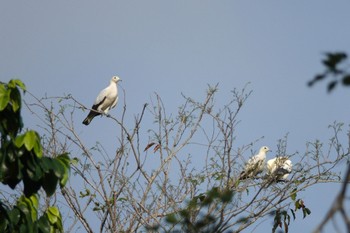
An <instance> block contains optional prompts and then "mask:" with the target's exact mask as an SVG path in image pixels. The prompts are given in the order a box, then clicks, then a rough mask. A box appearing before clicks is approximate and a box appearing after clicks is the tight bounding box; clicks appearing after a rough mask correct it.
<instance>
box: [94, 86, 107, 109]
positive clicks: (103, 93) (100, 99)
mask: <svg viewBox="0 0 350 233" xmlns="http://www.w3.org/2000/svg"><path fill="white" fill-rule="evenodd" d="M108 92H109V88H108V87H106V88H105V89H103V90H102V91H101V92H100V93H99V94H98V96H97V97H96V100H95V103H94V105H101V104H102V103H103V101H104V100H105V99H106V97H107V95H108Z"/></svg>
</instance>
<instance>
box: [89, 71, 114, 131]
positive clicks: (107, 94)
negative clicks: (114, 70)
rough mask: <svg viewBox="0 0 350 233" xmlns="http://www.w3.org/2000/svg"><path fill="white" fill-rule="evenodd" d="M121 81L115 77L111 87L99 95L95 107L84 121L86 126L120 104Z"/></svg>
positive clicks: (93, 106)
mask: <svg viewBox="0 0 350 233" xmlns="http://www.w3.org/2000/svg"><path fill="white" fill-rule="evenodd" d="M120 80H121V79H120V78H119V77H118V76H113V77H112V79H111V81H110V83H109V86H108V87H106V88H105V89H103V90H102V91H101V92H100V94H98V96H97V98H96V100H95V102H94V105H92V107H91V109H92V110H90V112H89V114H88V116H87V117H86V118H85V120H84V121H83V124H84V125H88V124H90V122H91V121H92V119H94V117H95V116H98V115H101V114H102V113H104V114H107V113H108V111H109V110H110V109H112V108H114V107H115V106H116V105H117V102H118V88H117V83H118V82H119V81H120Z"/></svg>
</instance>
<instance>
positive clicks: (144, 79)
mask: <svg viewBox="0 0 350 233" xmlns="http://www.w3.org/2000/svg"><path fill="white" fill-rule="evenodd" d="M349 9H350V2H349V1H345V0H343V1H325V0H321V1H320V0H317V1H316V0H310V1H207V0H201V1H188V0H186V1H185V0H179V1H154V0H149V1H133V0H131V1H103V2H102V1H101V2H97V1H91V0H84V1H82V0H79V1H2V2H1V3H0V51H1V54H0V77H1V78H0V80H1V81H8V80H10V79H12V78H19V79H21V80H22V81H23V82H24V83H25V84H26V86H27V89H28V90H29V91H30V92H31V93H33V94H34V95H35V96H37V97H43V96H45V95H47V96H63V95H64V94H72V95H73V96H74V98H76V99H77V100H79V101H80V102H82V103H83V104H85V105H87V106H90V105H91V104H92V103H93V101H94V100H95V97H96V95H97V94H98V92H99V91H100V90H101V89H102V88H104V87H106V86H107V85H108V83H109V80H110V78H111V77H112V76H113V75H118V76H120V78H121V79H122V80H123V82H122V83H121V84H120V87H121V88H123V89H125V91H126V99H125V101H126V103H127V106H128V112H129V114H130V117H132V116H133V114H137V113H139V112H140V110H141V108H142V106H143V104H144V103H146V102H149V100H150V98H151V96H152V95H153V94H154V93H155V92H156V93H158V94H159V95H160V96H161V97H162V99H163V102H164V104H165V106H168V110H167V111H168V112H174V113H175V112H176V110H177V106H179V105H180V104H181V103H183V99H182V98H181V93H184V94H185V95H187V96H190V97H193V98H196V99H203V98H204V96H205V90H206V88H207V85H208V84H210V85H215V84H217V83H219V93H218V98H217V100H216V101H217V103H218V104H219V105H220V104H223V103H226V102H227V100H228V98H229V97H230V90H233V89H234V88H238V89H241V88H243V87H244V86H245V85H246V84H247V83H250V84H249V86H248V87H249V89H251V90H252V91H253V93H252V95H251V96H250V97H249V99H248V101H247V102H246V105H245V106H244V108H243V110H242V112H241V114H240V115H239V119H240V120H241V123H240V124H239V125H238V128H237V131H236V132H237V145H242V144H248V143H250V142H251V141H253V140H255V139H257V138H260V137H262V136H264V139H262V140H261V141H260V142H259V147H260V146H262V145H268V146H269V147H270V148H271V149H272V150H276V149H277V148H276V143H277V140H278V139H279V138H281V137H283V136H284V135H285V134H286V133H289V141H288V150H289V152H295V151H299V152H301V154H302V153H303V152H304V151H305V143H306V142H307V141H313V140H315V139H320V140H321V141H323V142H327V139H328V138H329V137H331V136H332V134H331V131H330V130H329V129H328V125H329V124H332V122H334V121H339V122H344V123H345V124H346V126H347V125H348V124H349V115H350V108H349V107H348V106H347V103H348V100H349V97H350V89H346V88H344V87H340V86H339V87H337V88H336V89H335V90H334V91H333V93H331V94H327V92H326V83H327V82H322V83H319V84H316V85H315V86H314V87H313V88H308V87H307V85H306V84H307V82H308V81H309V80H311V79H312V78H313V77H314V75H315V74H316V73H319V72H322V71H323V66H322V64H321V59H322V58H323V56H322V54H323V53H324V52H327V51H346V52H349V51H350V45H349V41H350V30H349V24H350V23H349V22H350V14H349ZM120 101H121V102H122V101H124V99H123V98H122V96H121V98H120ZM120 106H121V105H119V107H120ZM120 112H121V111H118V107H117V108H116V109H113V110H112V111H111V112H110V113H111V114H112V115H114V116H116V117H117V118H118V117H120ZM85 115H86V112H80V111H76V114H75V121H76V127H77V130H78V131H79V132H80V133H81V135H82V137H84V138H85V139H86V141H87V142H88V143H91V144H93V142H95V141H101V142H102V141H103V143H104V144H105V145H106V148H107V150H110V151H111V153H113V151H114V150H115V146H114V145H113V141H114V140H115V137H116V132H111V131H110V130H109V129H110V124H111V121H107V120H105V119H98V120H96V119H95V120H94V121H93V122H92V123H91V125H90V126H89V127H85V126H84V125H81V124H80V121H82V120H83V119H84V117H85ZM33 118H34V116H33V115H31V114H29V112H27V111H25V112H24V122H25V124H26V126H27V127H31V128H34V129H36V127H37V125H36V121H35V120H34V119H33ZM346 129H347V127H346ZM91 135H93V136H94V137H93V138H92V137H91ZM256 150H258V148H256ZM246 156H247V157H249V156H250V155H249V154H247V155H246ZM343 169H345V167H344V168H343ZM338 190H339V186H338V185H323V184H322V185H318V186H316V187H313V188H311V189H310V191H307V192H305V193H302V194H300V195H301V196H302V197H303V198H304V201H305V202H306V204H307V205H308V207H309V208H310V209H311V211H312V215H311V216H310V217H308V218H307V219H305V220H301V218H300V217H299V218H298V220H297V221H296V222H293V223H292V224H291V227H290V231H291V232H311V230H312V229H314V227H315V226H316V225H317V224H318V223H319V222H320V220H321V218H322V217H323V216H324V214H325V212H326V211H327V210H328V208H329V206H330V204H331V202H332V201H333V197H334V196H335V194H336V193H337V192H338ZM270 224H271V222H269V221H267V222H265V223H264V224H261V225H260V226H259V227H261V228H258V229H255V231H254V232H269V231H270V229H271V225H270ZM263 229H265V230H263ZM250 230H254V229H250Z"/></svg>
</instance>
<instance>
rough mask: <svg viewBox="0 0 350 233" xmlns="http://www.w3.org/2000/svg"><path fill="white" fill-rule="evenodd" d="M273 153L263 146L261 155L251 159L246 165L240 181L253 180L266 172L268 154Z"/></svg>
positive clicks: (260, 151)
mask: <svg viewBox="0 0 350 233" xmlns="http://www.w3.org/2000/svg"><path fill="white" fill-rule="evenodd" d="M269 151H271V150H270V149H269V148H268V147H267V146H263V147H261V148H260V150H259V154H257V155H254V156H253V157H252V158H250V159H249V160H248V162H247V164H246V165H245V168H244V171H243V172H241V175H240V176H239V179H240V180H244V179H247V178H252V177H254V176H256V175H257V174H259V173H261V172H262V171H264V167H265V161H266V153H267V152H269Z"/></svg>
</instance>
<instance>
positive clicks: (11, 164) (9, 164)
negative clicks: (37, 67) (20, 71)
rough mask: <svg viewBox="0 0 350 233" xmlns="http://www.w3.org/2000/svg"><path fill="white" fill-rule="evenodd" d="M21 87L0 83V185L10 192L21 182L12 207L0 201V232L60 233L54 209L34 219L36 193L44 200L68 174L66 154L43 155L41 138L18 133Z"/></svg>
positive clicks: (16, 82) (16, 83) (14, 82)
mask: <svg viewBox="0 0 350 233" xmlns="http://www.w3.org/2000/svg"><path fill="white" fill-rule="evenodd" d="M19 89H22V90H23V91H25V85H24V84H23V83H22V82H21V81H20V80H18V79H16V80H11V81H10V82H9V83H8V84H4V83H2V82H0V133H1V142H0V146H1V147H0V182H2V183H3V184H4V185H8V186H9V187H10V188H12V189H14V188H15V187H16V186H17V184H19V183H20V182H21V181H22V182H23V194H24V195H23V196H21V197H20V198H19V199H18V200H17V203H16V204H15V205H13V206H7V205H5V204H4V203H3V202H2V201H1V200H0V232H23V233H27V232H29V233H31V232H33V233H34V232H35V233H36V232H43V233H44V232H45V233H46V232H47V233H51V232H63V227H62V217H61V214H60V212H59V210H58V209H57V208H56V207H53V206H51V207H48V209H47V210H46V211H45V212H44V213H43V215H42V216H41V217H40V218H38V208H39V199H38V194H37V193H38V191H39V189H40V188H43V189H44V190H45V192H46V195H47V196H51V195H53V194H54V193H55V191H56V188H57V184H60V186H61V187H63V186H64V185H65V184H66V183H67V181H68V177H69V173H70V158H69V157H68V154H66V153H64V154H61V155H53V158H50V157H46V156H44V155H43V149H42V145H41V138H40V136H39V134H38V133H37V132H35V131H34V130H28V131H27V132H25V133H22V134H19V133H21V130H22V128H23V124H22V118H21V93H20V90H19Z"/></svg>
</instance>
